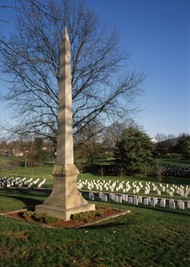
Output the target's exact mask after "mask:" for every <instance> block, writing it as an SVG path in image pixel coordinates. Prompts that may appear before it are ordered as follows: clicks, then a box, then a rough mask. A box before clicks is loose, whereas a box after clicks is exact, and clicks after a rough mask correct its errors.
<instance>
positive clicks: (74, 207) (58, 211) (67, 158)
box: [35, 28, 95, 220]
mask: <svg viewBox="0 0 190 267" xmlns="http://www.w3.org/2000/svg"><path fill="white" fill-rule="evenodd" d="M70 54H71V53H70V41H69V37H68V33H67V29H66V28H65V31H64V36H63V39H62V42H61V51H60V73H59V76H60V78H59V109H58V135H57V157H56V164H55V166H54V170H53V176H54V185H53V190H52V193H51V195H50V196H49V197H48V199H47V200H46V201H45V202H44V203H43V204H42V205H38V206H36V208H35V210H36V212H39V213H46V214H47V215H49V216H52V217H58V218H61V219H63V220H69V219H70V215H71V214H74V213H79V212H85V211H89V210H95V205H94V204H89V203H88V202H87V201H86V200H85V199H84V198H83V197H82V196H81V194H80V192H79V190H78V188H77V176H78V174H79V171H78V169H77V168H76V166H75V165H74V160H73V134H72V86H71V55H70Z"/></svg>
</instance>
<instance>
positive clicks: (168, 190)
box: [78, 180, 190, 198]
mask: <svg viewBox="0 0 190 267" xmlns="http://www.w3.org/2000/svg"><path fill="white" fill-rule="evenodd" d="M78 188H79V190H84V189H86V190H88V191H100V192H105V191H108V192H121V193H124V194H125V193H128V192H131V193H132V194H139V193H143V194H144V195H149V194H150V193H155V194H156V195H157V196H161V195H162V194H163V193H164V194H168V195H169V196H170V197H173V196H174V194H178V195H180V196H182V197H183V198H188V196H189V194H190V186H189V185H186V186H184V185H175V184H173V185H169V184H161V183H159V184H155V183H152V182H130V181H127V182H126V181H120V180H116V181H112V180H109V181H106V180H79V182H78Z"/></svg>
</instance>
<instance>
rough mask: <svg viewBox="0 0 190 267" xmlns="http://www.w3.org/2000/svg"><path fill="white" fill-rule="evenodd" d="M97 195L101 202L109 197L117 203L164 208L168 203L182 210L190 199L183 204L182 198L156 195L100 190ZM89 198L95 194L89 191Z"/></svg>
mask: <svg viewBox="0 0 190 267" xmlns="http://www.w3.org/2000/svg"><path fill="white" fill-rule="evenodd" d="M98 196H99V198H100V200H101V201H103V202H108V200H109V199H110V200H111V201H113V202H116V203H119V204H122V203H123V202H128V203H129V204H134V205H139V204H143V205H146V206H147V205H150V206H151V207H156V206H157V205H158V206H160V207H164V208H165V207H166V205H167V204H168V206H169V208H170V209H176V207H178V208H179V209H182V210H184V209H185V208H190V200H188V201H186V204H185V202H184V201H183V200H174V199H168V200H166V199H165V198H161V199H158V198H157V197H142V196H128V195H125V194H122V195H117V194H113V193H109V194H104V193H102V192H99V193H98ZM89 199H90V200H94V199H95V194H94V193H92V192H90V193H89ZM167 202H168V203H167Z"/></svg>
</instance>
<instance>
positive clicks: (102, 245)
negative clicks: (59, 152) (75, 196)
mask: <svg viewBox="0 0 190 267" xmlns="http://www.w3.org/2000/svg"><path fill="white" fill-rule="evenodd" d="M51 171H52V166H51V165H44V166H41V167H36V168H33V169H31V168H27V169H25V168H18V169H17V170H6V175H7V177H11V176H15V177H17V176H20V177H25V176H26V177H27V179H29V178H30V177H34V179H36V178H38V177H39V178H40V179H41V180H42V179H44V178H46V183H45V184H44V186H43V189H36V188H33V187H31V188H27V189H22V188H0V212H1V213H3V212H7V211H14V210H18V209H23V208H26V207H29V206H34V205H37V204H40V203H42V202H43V201H44V200H45V199H46V198H47V197H48V195H49V194H50V190H49V189H48V188H52V184H53V179H52V177H51V175H50V173H51ZM0 176H1V177H4V176H5V170H3V171H1V172H0ZM173 178H174V179H173ZM173 178H172V177H167V178H163V181H162V184H163V185H165V186H166V185H167V184H168V185H169V186H173V184H174V181H175V185H180V184H183V185H184V186H187V185H189V184H190V181H189V178H182V179H181V178H180V177H173ZM79 180H81V181H83V183H85V181H95V182H96V183H100V182H102V181H103V180H104V181H110V180H111V182H110V183H112V182H114V181H115V180H118V183H119V182H122V181H125V182H126V181H128V182H129V183H130V184H131V185H132V184H133V183H139V182H141V183H142V184H143V183H152V182H153V183H154V185H157V186H158V185H159V183H158V182H157V181H156V178H155V177H152V178H149V179H147V180H143V179H142V180H137V179H135V178H133V177H112V176H110V177H100V176H98V177H97V176H94V175H92V174H88V173H85V174H80V176H79ZM98 181H99V182H98ZM181 182H182V183H181ZM83 189H85V191H86V193H85V194H84V197H86V198H87V199H88V192H87V191H88V188H87V187H86V188H85V187H84V188H83ZM116 193H117V194H119V193H120V191H117V192H116ZM128 193H129V194H133V192H131V191H129V192H128ZM155 194H156V193H155V192H150V196H152V197H155V196H156V195H155ZM163 194H165V193H163ZM163 197H169V196H168V195H167V196H166V195H163ZM181 198H182V199H183V197H182V196H179V199H181ZM188 199H189V198H188ZM95 203H96V204H97V205H108V206H110V207H112V208H118V209H123V210H130V211H131V213H130V214H127V215H124V216H121V217H117V218H114V219H111V220H108V221H105V222H102V223H100V224H97V225H94V226H89V227H85V228H81V229H58V228H47V227H43V226H41V225H37V224H31V223H27V222H25V221H18V220H14V219H11V218H7V217H5V216H2V215H1V216H0V225H1V227H0V243H1V249H0V263H1V264H0V266H35V267H36V266H56V267H57V266H99V267H100V266H101V267H102V266H114V267H115V266H134V267H138V266H139V267H140V266H145V267H149V266H155V267H156V266H166V267H168V266H182V267H183V266H190V227H189V226H190V209H185V210H181V209H178V208H176V209H170V208H168V207H165V208H162V207H158V206H156V207H151V206H150V205H148V206H144V205H141V204H140V205H138V206H135V205H133V204H129V203H128V202H124V203H123V204H118V203H115V202H113V201H111V200H108V202H106V203H104V202H102V201H101V200H100V199H99V198H98V195H97V196H95Z"/></svg>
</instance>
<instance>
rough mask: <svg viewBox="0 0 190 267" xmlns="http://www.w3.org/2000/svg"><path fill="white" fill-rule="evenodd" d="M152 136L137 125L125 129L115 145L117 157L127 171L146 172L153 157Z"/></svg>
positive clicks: (117, 160)
mask: <svg viewBox="0 0 190 267" xmlns="http://www.w3.org/2000/svg"><path fill="white" fill-rule="evenodd" d="M152 148H153V145H152V142H151V139H150V137H149V136H148V135H147V134H146V133H145V132H143V131H141V130H139V129H137V128H136V127H129V128H127V129H124V130H123V132H122V134H121V135H120V137H119V139H118V141H117V142H116V147H115V158H116V162H117V163H118V164H121V165H122V166H123V167H124V168H125V169H126V171H127V173H130V174H131V173H138V174H146V172H147V166H148V164H149V163H150V162H151V159H152Z"/></svg>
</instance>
